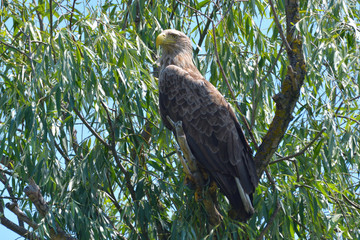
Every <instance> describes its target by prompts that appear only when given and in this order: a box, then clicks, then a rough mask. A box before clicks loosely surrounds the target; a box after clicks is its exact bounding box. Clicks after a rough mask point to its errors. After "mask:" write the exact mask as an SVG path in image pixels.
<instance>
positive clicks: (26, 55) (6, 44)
mask: <svg viewBox="0 0 360 240" xmlns="http://www.w3.org/2000/svg"><path fill="white" fill-rule="evenodd" d="M0 43H1V44H3V45H5V46H7V47H8V48H12V49H14V50H16V51H18V52H19V53H21V54H22V55H24V56H25V57H27V58H28V59H29V60H32V59H31V57H30V56H29V55H28V54H27V53H26V52H24V51H23V50H21V49H18V48H17V47H14V46H12V45H10V44H8V43H6V42H3V41H1V40H0Z"/></svg>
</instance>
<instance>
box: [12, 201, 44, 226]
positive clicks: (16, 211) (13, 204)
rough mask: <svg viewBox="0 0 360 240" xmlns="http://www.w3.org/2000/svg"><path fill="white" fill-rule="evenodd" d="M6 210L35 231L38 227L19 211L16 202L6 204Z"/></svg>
mask: <svg viewBox="0 0 360 240" xmlns="http://www.w3.org/2000/svg"><path fill="white" fill-rule="evenodd" d="M5 206H6V208H8V209H9V210H10V211H11V212H13V213H14V214H15V215H16V216H17V217H18V218H19V219H21V220H22V221H24V222H26V223H27V224H28V225H29V226H30V227H32V228H33V229H37V228H38V227H39V225H37V224H36V223H35V222H33V221H32V220H31V219H30V218H29V217H28V216H26V214H25V213H24V212H23V211H21V210H20V208H19V206H18V205H17V203H16V202H12V203H6V205H5Z"/></svg>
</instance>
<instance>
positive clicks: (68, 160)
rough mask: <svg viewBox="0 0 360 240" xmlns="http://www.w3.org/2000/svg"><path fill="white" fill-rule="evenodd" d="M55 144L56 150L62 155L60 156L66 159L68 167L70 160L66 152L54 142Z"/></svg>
mask: <svg viewBox="0 0 360 240" xmlns="http://www.w3.org/2000/svg"><path fill="white" fill-rule="evenodd" d="M54 144H55V148H56V149H57V150H58V152H59V153H60V155H61V156H62V157H63V158H64V159H65V165H66V166H67V165H68V164H69V163H70V158H69V157H68V156H67V155H66V154H65V153H64V151H63V150H62V149H61V148H60V146H59V144H57V143H56V142H55V141H54Z"/></svg>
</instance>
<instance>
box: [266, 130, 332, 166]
mask: <svg viewBox="0 0 360 240" xmlns="http://www.w3.org/2000/svg"><path fill="white" fill-rule="evenodd" d="M325 130H326V129H325V128H323V129H321V131H320V132H319V133H318V134H317V135H316V136H315V138H314V139H313V140H311V142H309V143H308V144H307V145H306V146H305V147H304V148H303V149H302V150H300V151H298V152H297V153H295V154H292V155H290V156H287V157H283V158H279V159H276V160H274V161H272V162H270V163H269V164H274V163H277V162H281V161H285V160H288V161H294V160H291V158H294V157H297V156H299V155H302V154H303V153H304V152H305V151H306V150H307V149H308V148H309V147H311V145H313V144H314V142H315V141H316V140H317V139H318V138H319V137H320V136H321V134H322V133H323V132H325Z"/></svg>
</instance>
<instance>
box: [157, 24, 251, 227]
mask: <svg viewBox="0 0 360 240" xmlns="http://www.w3.org/2000/svg"><path fill="white" fill-rule="evenodd" d="M156 45H157V46H161V47H162V56H161V58H160V76H159V105H160V114H161V117H162V120H163V122H164V124H165V126H166V127H167V128H169V129H170V130H172V131H174V129H173V127H172V125H171V124H170V123H169V121H168V120H167V116H168V117H170V119H171V120H173V121H174V122H178V121H182V126H183V130H184V133H185V135H186V139H187V142H188V145H189V147H190V150H191V152H192V154H193V155H194V157H195V158H196V161H197V163H198V165H199V167H201V168H202V169H205V170H206V171H207V172H208V173H209V175H210V178H211V179H212V180H214V181H215V182H216V183H217V185H218V187H219V188H220V190H221V192H222V193H223V194H224V195H225V196H226V197H227V198H228V200H229V202H230V204H231V206H232V211H233V212H235V215H236V216H235V218H236V219H238V220H241V221H245V220H247V219H249V218H250V217H251V215H252V214H253V212H254V209H253V206H252V195H253V193H254V191H255V188H256V186H257V184H258V177H257V175H256V169H255V164H254V161H253V157H252V153H251V149H250V147H249V145H248V143H247V141H246V139H245V137H244V134H243V131H242V129H241V127H240V124H239V122H238V120H237V119H236V117H235V114H234V112H233V110H232V109H231V107H230V105H229V103H228V102H227V101H226V100H225V98H224V97H223V96H222V95H221V93H220V92H219V91H218V90H217V89H216V88H215V87H214V86H213V85H212V84H211V83H210V82H208V81H206V80H205V78H204V77H203V76H202V75H201V73H200V72H199V70H198V69H197V68H196V67H195V65H194V63H193V60H192V52H193V50H192V46H191V41H190V39H189V38H188V37H187V36H186V35H185V34H184V33H182V32H179V31H177V30H174V29H168V30H165V31H163V32H162V33H161V34H160V35H159V36H158V37H157V38H156ZM241 191H243V193H242V194H241Z"/></svg>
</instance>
